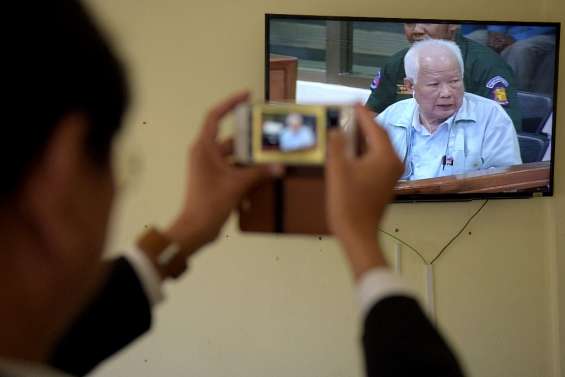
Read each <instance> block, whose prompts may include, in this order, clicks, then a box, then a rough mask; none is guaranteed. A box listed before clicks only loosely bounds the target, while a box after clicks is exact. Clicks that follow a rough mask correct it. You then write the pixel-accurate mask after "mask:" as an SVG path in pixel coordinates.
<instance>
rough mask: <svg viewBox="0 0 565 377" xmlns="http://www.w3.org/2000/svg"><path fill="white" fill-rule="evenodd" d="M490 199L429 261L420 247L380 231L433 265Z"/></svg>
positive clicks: (486, 201)
mask: <svg viewBox="0 0 565 377" xmlns="http://www.w3.org/2000/svg"><path fill="white" fill-rule="evenodd" d="M488 201H489V200H488V199H486V200H485V201H484V203H483V204H482V205H481V206H480V207H479V209H477V210H476V211H475V213H473V214H472V215H471V217H469V219H468V220H467V221H466V222H465V224H464V225H463V227H462V228H461V229H459V231H458V232H457V233H456V234H455V236H453V237H452V238H451V239H450V240H449V241H448V242H447V243H446V244H445V246H444V247H442V248H441V250H440V251H439V253H438V254H437V255H436V256H435V258H433V259H432V260H431V261H430V262H428V261H427V260H426V258H424V256H423V255H422V253H421V252H419V251H418V249H416V248H415V247H414V246H412V245H410V244H409V243H408V242H406V241H403V240H401V239H400V238H398V237H396V236H395V235H394V234H392V233H389V232H387V231H385V230H382V229H379V232H381V233H384V234H386V235H387V236H389V237H390V238H393V239H395V240H396V241H398V242H400V243H401V244H403V245H404V246H406V247H408V248H409V249H410V250H412V251H413V252H415V253H416V255H418V256H419V257H420V259H421V260H422V262H424V264H426V265H428V264H429V265H432V264H434V262H435V261H436V260H438V259H439V257H441V255H442V254H443V253H444V252H445V250H447V248H448V247H449V246H450V245H451V244H452V243H453V242H455V240H456V239H457V238H458V237H459V236H460V235H461V233H463V231H464V230H465V229H466V228H467V226H469V224H470V223H471V221H473V219H474V218H475V217H476V216H477V215H478V214H479V213H480V212H481V211H482V209H483V208H484V207H485V206H486V205H487V203H488Z"/></svg>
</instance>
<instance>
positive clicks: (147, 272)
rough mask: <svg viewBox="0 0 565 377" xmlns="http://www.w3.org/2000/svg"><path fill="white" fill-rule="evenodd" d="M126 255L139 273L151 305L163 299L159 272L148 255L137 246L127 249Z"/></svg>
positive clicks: (138, 275)
mask: <svg viewBox="0 0 565 377" xmlns="http://www.w3.org/2000/svg"><path fill="white" fill-rule="evenodd" d="M124 256H125V258H126V259H127V260H128V261H129V263H130V264H131V266H132V267H133V269H134V271H135V273H136V274H137V277H138V278H139V281H140V282H141V286H142V287H143V291H144V292H145V295H146V296H147V299H148V300H149V304H150V305H151V307H154V306H155V305H157V304H159V303H160V302H161V301H163V300H164V299H165V295H164V294H163V290H162V288H161V278H160V276H159V272H158V271H157V269H156V268H155V266H153V263H151V261H150V260H149V259H148V258H147V256H146V255H145V254H144V253H143V252H142V251H141V250H139V249H138V248H137V247H134V248H132V249H130V250H128V251H126V253H125V255H124Z"/></svg>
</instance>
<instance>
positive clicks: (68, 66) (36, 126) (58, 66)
mask: <svg viewBox="0 0 565 377" xmlns="http://www.w3.org/2000/svg"><path fill="white" fill-rule="evenodd" d="M0 7H1V8H0V9H1V10H2V15H3V18H4V19H5V21H6V23H5V24H4V25H5V26H8V28H7V30H8V32H7V34H4V35H5V38H6V39H7V41H6V43H5V44H3V45H2V46H0V48H2V49H4V51H2V59H3V60H4V61H5V62H7V63H8V65H7V66H8V69H7V70H6V71H4V72H3V74H4V75H6V78H7V80H2V81H4V83H6V84H7V85H6V86H4V85H2V86H3V89H4V95H7V96H8V98H9V99H8V102H7V103H4V106H6V107H5V108H4V111H5V112H6V113H5V114H4V117H3V120H4V122H3V123H4V124H3V127H2V136H1V139H0V140H1V147H0V161H1V162H0V163H1V164H2V166H3V168H2V169H1V170H2V173H1V174H2V176H3V179H2V180H1V181H2V184H1V185H0V186H1V190H0V198H1V199H5V198H6V196H8V195H10V194H12V193H14V192H15V191H16V190H17V189H18V187H19V186H20V184H21V183H22V180H23V179H24V178H25V176H26V174H28V172H29V171H30V169H31V168H32V167H33V165H34V162H35V161H37V159H38V158H40V156H41V154H42V152H43V150H44V149H45V146H46V145H47V143H48V141H49V138H50V137H51V135H52V133H53V130H54V128H55V126H56V125H57V123H58V122H59V121H60V120H61V119H62V118H63V117H64V116H65V115H68V114H70V113H73V112H80V113H83V114H85V115H86V117H87V119H88V121H89V125H90V128H89V131H88V137H87V142H86V145H85V148H86V150H87V152H88V154H89V155H90V156H91V157H92V159H93V161H95V162H97V163H99V164H107V163H108V162H109V156H110V149H111V142H112V138H113V136H114V134H115V133H116V131H117V130H118V129H119V128H120V125H121V122H122V117H123V114H124V111H125V109H126V107H127V104H128V100H129V98H128V97H129V93H128V90H127V84H126V78H125V73H124V70H123V67H122V65H121V64H120V63H119V62H118V60H117V58H116V56H115V55H114V53H113V52H112V51H111V48H110V46H109V44H108V42H107V41H106V40H105V38H104V37H103V35H102V34H101V32H100V31H99V29H98V28H97V27H96V25H95V24H94V22H93V21H92V19H91V17H90V16H89V14H88V12H87V11H86V10H85V8H84V7H83V6H82V5H81V4H80V3H79V1H77V0H48V1H46V0H29V1H20V0H12V1H7V2H6V4H2V5H1V6H0Z"/></svg>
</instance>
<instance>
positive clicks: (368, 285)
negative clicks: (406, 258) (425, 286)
mask: <svg viewBox="0 0 565 377" xmlns="http://www.w3.org/2000/svg"><path fill="white" fill-rule="evenodd" d="M357 294H358V298H359V305H360V308H361V314H362V316H363V318H365V317H366V316H367V314H369V311H370V310H371V308H372V307H373V306H374V305H375V304H376V303H377V302H379V301H381V300H382V299H384V298H386V297H390V296H398V295H400V296H410V297H414V298H415V297H416V295H415V293H414V292H413V291H412V290H411V289H410V287H408V285H407V284H406V282H405V281H404V279H402V278H401V277H400V276H398V275H395V274H394V273H393V272H391V271H390V270H389V269H388V268H386V267H376V268H373V269H371V270H369V271H367V272H365V273H364V274H363V275H362V276H361V278H360V279H359V282H358V283H357Z"/></svg>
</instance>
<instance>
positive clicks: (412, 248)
mask: <svg viewBox="0 0 565 377" xmlns="http://www.w3.org/2000/svg"><path fill="white" fill-rule="evenodd" d="M379 232H382V233H384V234H386V235H387V236H389V237H391V238H393V239H395V240H397V241H398V242H400V243H401V244H403V245H404V246H406V247H408V248H409V249H411V250H412V251H413V252H415V253H416V254H417V255H418V256H419V257H420V259H421V260H422V262H424V264H428V262H427V261H426V258H424V257H423V256H422V254H421V253H420V252H419V251H418V250H417V249H416V248H415V247H414V246H412V245H410V244H409V243H408V242H405V241H403V240H401V239H400V238H398V237H396V236H395V235H394V234H392V233H389V232H387V231H385V230H382V229H379Z"/></svg>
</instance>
